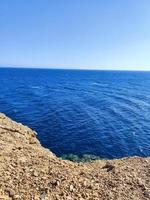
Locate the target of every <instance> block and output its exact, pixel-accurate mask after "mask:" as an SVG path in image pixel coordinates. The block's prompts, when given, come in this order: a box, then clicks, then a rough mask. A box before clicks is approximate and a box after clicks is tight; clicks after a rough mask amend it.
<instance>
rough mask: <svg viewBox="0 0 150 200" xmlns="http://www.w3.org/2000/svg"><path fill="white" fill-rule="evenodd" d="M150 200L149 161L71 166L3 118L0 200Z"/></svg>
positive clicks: (135, 159) (27, 131)
mask: <svg viewBox="0 0 150 200" xmlns="http://www.w3.org/2000/svg"><path fill="white" fill-rule="evenodd" d="M4 199H7V200H84V199H86V200H111V199H113V200H124V199H130V200H132V199H133V200H139V199H142V200H144V199H145V200H146V199H150V158H139V157H133V158H124V159H118V160H109V161H108V160H107V161H104V160H99V161H98V160H97V161H94V162H92V163H72V162H70V161H64V160H61V159H60V158H57V157H56V156H55V155H54V154H53V153H51V152H50V151H49V150H48V149H45V148H43V147H42V146H41V145H40V143H39V141H38V140H37V139H36V133H35V132H34V131H32V130H31V129H29V128H28V127H26V126H23V125H22V124H19V123H16V122H14V121H12V120H11V119H9V118H7V117H6V116H5V115H4V114H0V200H4Z"/></svg>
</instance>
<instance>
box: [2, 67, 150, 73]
mask: <svg viewBox="0 0 150 200" xmlns="http://www.w3.org/2000/svg"><path fill="white" fill-rule="evenodd" d="M0 68H11V69H14V68H15V69H16V68H18V69H52V70H53V69H56V70H85V71H135V72H136V71H137V72H138V71H139V72H150V69H116V68H106V69H104V68H101V69H100V68H96V67H95V68H86V67H81V68H78V67H63V66H62V67H61V66H58V67H56V66H43V67H41V66H24V65H6V66H4V65H0Z"/></svg>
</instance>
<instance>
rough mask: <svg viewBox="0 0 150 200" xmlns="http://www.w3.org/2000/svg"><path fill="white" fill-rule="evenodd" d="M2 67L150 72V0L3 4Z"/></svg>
mask: <svg viewBox="0 0 150 200" xmlns="http://www.w3.org/2000/svg"><path fill="white" fill-rule="evenodd" d="M0 66H2V67H5V66H10V67H14V66H15V67H41V68H42V67H43V68H44V67H52V68H71V69H74V68H76V69H115V70H150V0H0Z"/></svg>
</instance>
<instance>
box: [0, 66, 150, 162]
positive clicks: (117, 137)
mask: <svg viewBox="0 0 150 200" xmlns="http://www.w3.org/2000/svg"><path fill="white" fill-rule="evenodd" d="M0 112H3V113H5V114H7V115H8V116H9V117H11V118H12V119H14V120H16V121H18V122H21V123H24V124H26V125H28V126H29V127H31V128H32V129H34V130H36V131H37V132H38V138H39V139H40V141H41V143H42V144H43V145H44V146H45V147H47V148H49V149H50V150H51V151H53V152H54V153H55V154H56V155H58V156H62V155H63V154H69V153H73V154H77V155H79V156H80V155H83V154H93V155H97V156H100V157H104V158H120V157H124V156H133V155H139V156H150V72H125V71H85V70H83V71H82V70H49V69H11V68H0Z"/></svg>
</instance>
